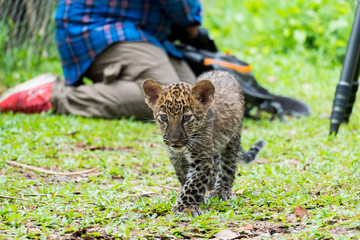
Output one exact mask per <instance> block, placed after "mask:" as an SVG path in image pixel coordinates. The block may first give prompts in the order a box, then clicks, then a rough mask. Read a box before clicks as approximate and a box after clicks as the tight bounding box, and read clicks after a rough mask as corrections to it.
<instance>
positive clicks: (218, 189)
mask: <svg viewBox="0 0 360 240" xmlns="http://www.w3.org/2000/svg"><path fill="white" fill-rule="evenodd" d="M142 90H143V93H144V95H145V101H146V103H147V104H148V105H149V107H150V108H151V109H152V110H153V113H154V118H155V120H156V122H157V124H158V126H159V127H160V129H161V131H162V134H163V140H164V142H165V144H166V146H167V148H168V152H169V156H170V160H171V162H172V164H173V166H174V168H175V172H176V175H177V177H178V178H179V181H180V183H181V185H182V189H181V192H180V193H179V195H178V197H177V199H176V203H175V206H174V207H173V208H172V211H173V212H186V210H187V209H188V210H189V211H190V212H191V214H192V216H193V217H196V216H199V215H200V214H201V213H202V212H201V209H200V207H199V205H200V204H201V203H204V197H205V193H206V191H207V190H209V191H211V192H210V197H211V198H214V197H216V196H218V197H219V198H220V199H222V200H228V199H229V198H230V197H231V193H232V187H233V183H234V179H235V173H236V167H237V163H239V162H244V163H249V162H251V161H253V160H254V159H255V157H256V155H257V154H258V152H259V151H260V150H261V148H263V147H264V145H265V143H264V142H263V141H259V142H257V143H256V144H255V145H253V146H252V147H251V148H250V150H249V151H247V152H246V151H244V150H243V149H242V147H241V128H242V120H243V116H244V110H245V106H244V95H243V93H242V90H241V87H240V85H239V83H238V82H237V80H236V79H235V77H234V76H233V75H232V74H230V73H229V72H226V71H211V72H206V73H204V74H202V75H201V76H199V77H198V79H197V81H196V83H195V84H194V85H190V84H187V83H184V82H179V83H173V84H170V85H167V86H162V85H161V84H160V83H158V82H156V81H154V80H152V79H147V80H145V81H144V82H143V84H142Z"/></svg>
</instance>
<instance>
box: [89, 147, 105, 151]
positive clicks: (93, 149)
mask: <svg viewBox="0 0 360 240" xmlns="http://www.w3.org/2000/svg"><path fill="white" fill-rule="evenodd" d="M89 150H90V151H95V150H105V147H104V146H90V147H89Z"/></svg>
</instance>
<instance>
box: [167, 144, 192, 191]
mask: <svg viewBox="0 0 360 240" xmlns="http://www.w3.org/2000/svg"><path fill="white" fill-rule="evenodd" d="M170 161H171V163H172V165H173V167H174V169H175V173H176V176H177V177H178V179H179V181H180V184H181V186H184V184H185V181H186V175H187V173H188V171H189V162H188V161H187V160H186V158H185V155H184V154H183V153H177V152H174V151H171V150H170Z"/></svg>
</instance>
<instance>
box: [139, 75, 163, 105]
mask: <svg viewBox="0 0 360 240" xmlns="http://www.w3.org/2000/svg"><path fill="white" fill-rule="evenodd" d="M141 89H142V91H143V93H144V96H145V102H146V103H147V105H149V107H150V108H153V107H154V106H155V104H156V102H157V100H158V99H159V96H160V94H161V93H162V92H163V86H162V85H161V84H160V83H158V82H157V81H155V80H152V79H150V78H149V79H146V80H145V81H144V82H143V83H142V85H141Z"/></svg>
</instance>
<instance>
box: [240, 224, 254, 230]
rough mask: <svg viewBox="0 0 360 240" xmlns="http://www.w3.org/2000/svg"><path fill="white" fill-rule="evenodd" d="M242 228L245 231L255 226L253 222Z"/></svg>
mask: <svg viewBox="0 0 360 240" xmlns="http://www.w3.org/2000/svg"><path fill="white" fill-rule="evenodd" d="M240 229H241V230H243V231H248V230H253V229H254V226H253V225H252V224H248V225H245V226H243V227H241V228H240Z"/></svg>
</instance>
